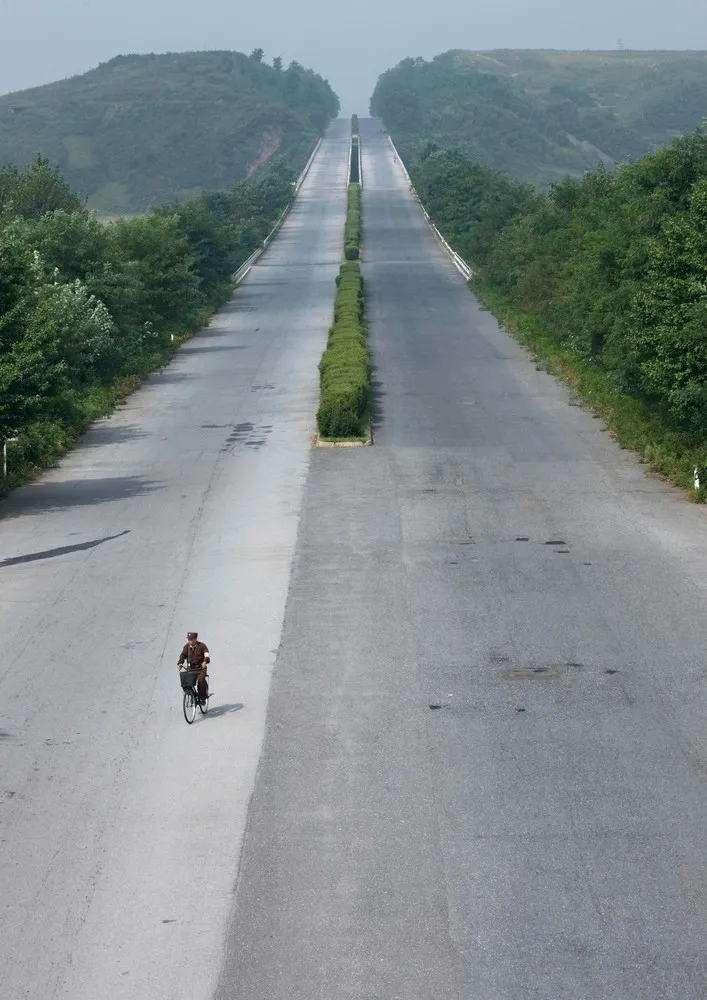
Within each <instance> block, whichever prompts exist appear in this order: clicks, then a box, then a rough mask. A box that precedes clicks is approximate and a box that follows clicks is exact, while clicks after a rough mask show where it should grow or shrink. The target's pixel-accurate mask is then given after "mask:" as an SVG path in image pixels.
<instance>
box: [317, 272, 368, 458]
mask: <svg viewBox="0 0 707 1000" xmlns="http://www.w3.org/2000/svg"><path fill="white" fill-rule="evenodd" d="M336 284H337V293H336V300H335V303H334V322H333V325H332V327H331V329H330V330H329V338H328V340H327V346H326V350H325V351H324V354H323V355H322V360H321V361H320V363H319V373H320V384H321V399H320V405H319V410H318V411H317V424H318V426H319V433H320V434H321V435H322V437H325V438H359V437H362V436H363V435H364V433H365V423H366V417H367V413H368V403H369V386H370V378H371V361H370V357H369V353H368V342H367V337H366V326H365V323H364V319H363V308H364V306H363V280H362V278H361V270H360V267H359V265H358V263H357V262H354V261H349V262H347V263H345V264H342V265H341V269H340V271H339V275H338V277H337V279H336Z"/></svg>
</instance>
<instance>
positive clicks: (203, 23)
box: [0, 0, 707, 114]
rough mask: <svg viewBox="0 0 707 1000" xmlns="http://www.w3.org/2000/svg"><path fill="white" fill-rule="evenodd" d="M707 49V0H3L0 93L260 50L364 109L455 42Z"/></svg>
mask: <svg viewBox="0 0 707 1000" xmlns="http://www.w3.org/2000/svg"><path fill="white" fill-rule="evenodd" d="M619 38H621V39H622V40H623V43H624V45H625V46H626V47H627V48H636V49H642V48H647V49H657V48H661V49H672V48H675V49H707V0H671V2H670V3H665V2H661V3H659V2H657V0H591V2H587V0H533V3H532V4H531V3H527V2H523V0H492V2H491V3H489V2H488V0H435V2H433V3H430V2H427V3H420V2H419V0H407V2H405V3H403V2H402V0H358V2H357V3H354V4H348V5H347V4H341V3H338V4H333V3H331V2H324V0H266V2H262V0H261V2H252V3H249V4H247V3H239V4H235V3H233V2H227V0H199V2H187V0H0V93H6V92H7V91H9V90H20V89H23V88H25V87H30V86H34V85H36V84H40V83H47V82H49V81H51V80H57V79H60V78H62V77H65V76H70V75H71V74H73V73H81V72H83V71H85V70H87V69H90V68H91V67H92V66H95V65H96V64H97V63H99V62H105V61H106V60H108V59H111V58H112V57H113V56H115V55H119V54H124V53H127V52H165V51H168V50H170V51H183V50H185V49H226V48H227V49H237V50H239V51H242V52H250V51H251V50H252V49H253V48H255V47H256V46H261V47H262V48H264V49H265V53H266V58H268V59H271V58H272V56H275V55H281V56H282V57H283V59H284V60H285V62H286V63H287V62H289V61H290V60H291V59H297V60H298V61H299V62H301V63H303V64H304V65H305V66H310V67H311V68H312V69H315V70H316V71H317V72H319V73H321V74H322V76H324V77H326V78H327V79H328V80H329V82H330V83H331V85H332V87H333V88H334V90H335V91H336V92H337V93H338V94H339V96H340V98H341V102H342V112H343V113H345V114H348V113H350V112H352V111H358V112H359V114H366V113H367V110H368V99H369V97H370V94H371V91H372V89H373V87H374V85H375V82H376V79H377V77H378V74H379V73H381V72H382V71H383V70H385V69H388V68H390V67H391V66H393V65H395V63H397V62H399V61H400V60H401V59H403V58H405V57H406V56H423V57H424V58H426V59H428V58H430V57H431V56H433V55H437V54H438V53H440V52H444V51H445V50H446V49H450V48H473V49H490V48H566V49H586V48H589V49H595V48H596V49H612V48H615V47H616V43H617V40H618V39H619Z"/></svg>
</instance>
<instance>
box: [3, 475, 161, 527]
mask: <svg viewBox="0 0 707 1000" xmlns="http://www.w3.org/2000/svg"><path fill="white" fill-rule="evenodd" d="M162 489H164V485H163V484H161V483H156V482H151V481H150V480H148V479H143V477H142V476H106V477H105V478H104V479H67V480H66V481H65V482H63V483H57V482H53V481H52V480H51V479H49V478H47V479H46V480H45V481H44V482H42V481H41V480H40V481H39V482H36V483H31V484H30V485H29V486H24V487H22V488H21V489H19V490H17V491H16V492H15V493H14V494H13V495H12V496H11V497H8V498H7V499H6V500H4V501H3V504H2V506H1V507H0V512H2V514H4V515H5V516H6V517H20V516H21V515H26V514H44V513H46V511H48V510H62V509H64V508H66V507H92V506H93V505H94V504H101V503H112V502H113V501H115V500H127V499H129V498H131V497H139V496H145V495H146V494H147V493H152V492H154V491H155V490H162Z"/></svg>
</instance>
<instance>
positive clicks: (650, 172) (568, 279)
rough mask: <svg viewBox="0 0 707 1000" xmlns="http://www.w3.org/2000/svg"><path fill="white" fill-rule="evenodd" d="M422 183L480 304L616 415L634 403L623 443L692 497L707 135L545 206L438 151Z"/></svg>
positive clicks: (426, 160) (703, 310) (700, 403)
mask: <svg viewBox="0 0 707 1000" xmlns="http://www.w3.org/2000/svg"><path fill="white" fill-rule="evenodd" d="M411 176H412V179H413V182H414V183H415V185H416V187H417V190H418V192H419V194H420V197H421V199H422V201H423V202H424V203H425V205H426V206H427V208H428V210H429V211H430V214H431V216H432V218H433V219H434V221H435V222H436V223H437V225H438V226H439V227H440V229H441V231H442V232H443V233H444V235H445V236H446V237H447V239H449V240H450V242H452V243H453V245H454V246H455V248H456V249H458V250H459V251H460V252H463V254H464V256H466V257H467V259H468V260H469V262H470V263H471V264H472V265H473V266H474V267H475V270H476V274H477V277H476V285H477V290H479V291H480V292H481V293H482V295H484V296H485V297H486V298H487V301H492V302H493V303H495V305H497V306H498V307H499V309H500V311H501V313H502V314H503V315H510V316H511V317H513V318H515V320H516V321H519V322H520V324H521V326H523V325H524V326H525V328H526V329H531V330H534V331H535V333H536V334H540V335H541V337H542V338H543V339H544V342H545V345H546V348H547V347H548V345H549V349H550V350H551V349H552V345H555V347H556V348H558V349H560V350H561V351H562V352H563V353H564V357H565V358H569V359H572V358H574V359H575V360H576V361H577V362H578V364H579V366H580V368H581V369H582V370H583V371H584V373H585V374H586V373H588V372H591V373H593V375H592V378H594V376H596V377H598V378H600V384H601V387H602V390H601V391H602V392H603V393H604V400H605V402H606V400H607V399H609V397H613V403H611V404H610V405H609V404H607V405H608V406H609V410H608V411H607V412H609V411H613V412H614V413H616V412H618V409H620V408H621V407H622V406H623V407H624V410H625V406H624V402H622V401H627V400H633V401H634V403H635V407H634V410H632V411H631V412H632V413H633V417H632V419H634V418H635V419H634V427H633V429H632V430H630V433H629V431H627V432H626V435H625V436H624V437H625V443H627V444H629V445H630V446H631V447H637V448H639V449H640V450H642V451H644V453H646V454H648V456H649V458H650V459H651V461H652V462H653V464H654V466H655V467H657V468H659V469H660V471H663V472H666V473H668V474H670V475H671V476H672V477H673V478H674V479H675V480H677V481H682V482H685V483H687V482H688V481H689V476H690V472H691V465H692V463H693V462H694V461H697V462H698V464H701V463H703V462H704V460H705V459H706V458H707V132H705V131H704V130H702V131H698V132H695V133H693V134H691V135H688V136H683V137H681V138H679V139H676V140H674V141H673V142H672V143H670V144H669V145H667V146H665V147H663V148H661V149H660V150H658V151H657V152H654V153H651V154H649V155H648V156H646V157H644V158H643V159H641V160H640V161H638V162H635V163H630V164H628V165H626V166H624V167H622V168H620V169H618V170H616V171H615V172H613V173H609V172H607V171H606V170H605V169H604V168H602V167H599V168H597V169H596V170H595V171H593V172H592V173H590V174H588V175H587V176H586V177H584V178H583V179H582V180H573V179H569V178H568V179H566V180H565V181H563V182H562V183H560V184H557V185H554V186H553V187H552V189H551V190H550V192H549V194H547V195H542V194H540V193H539V192H534V191H533V190H532V189H530V188H528V187H526V186H524V185H522V184H519V183H517V182H514V181H511V180H509V179H508V178H505V177H503V176H502V175H500V174H496V173H493V172H491V171H488V170H485V169H484V168H482V167H479V166H478V165H476V164H473V163H470V162H468V161H467V160H465V159H464V157H462V156H461V155H460V154H456V153H445V152H438V151H434V150H432V149H430V148H429V147H428V148H427V149H426V150H425V151H423V155H422V156H421V157H420V159H418V160H417V161H416V162H415V163H414V164H413V166H412V170H411ZM587 377H589V376H588V375H587ZM593 384H594V385H595V386H597V385H599V383H598V382H597V381H596V378H595V379H594V383H593ZM636 407H637V408H638V409H636ZM626 412H627V411H626ZM639 418H640V419H639ZM609 419H610V420H611V413H609ZM641 420H642V421H643V423H642V427H643V430H642V431H640V433H639V431H638V430H637V427H638V423H640V421H641ZM636 421H638V423H637V422H636ZM649 424H650V428H649V429H648V430H646V428H647V427H648V425H649ZM631 434H633V437H631ZM659 439H660V440H661V441H662V443H661V444H658V443H657V442H658V440H659ZM661 449H662V450H663V451H664V452H665V454H663V455H662V456H661V455H660V454H658V452H660V451H661ZM668 453H669V454H668Z"/></svg>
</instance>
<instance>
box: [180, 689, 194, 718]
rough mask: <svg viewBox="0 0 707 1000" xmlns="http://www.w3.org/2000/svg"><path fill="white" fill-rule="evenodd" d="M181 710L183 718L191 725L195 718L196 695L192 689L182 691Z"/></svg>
mask: <svg viewBox="0 0 707 1000" xmlns="http://www.w3.org/2000/svg"><path fill="white" fill-rule="evenodd" d="M182 708H183V709H184V718H185V719H186V720H187V722H188V723H189V725H191V724H192V722H193V721H194V719H195V718H196V695H195V694H194V688H185V689H184V700H183V702H182Z"/></svg>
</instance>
